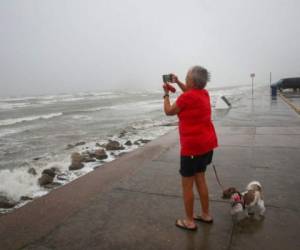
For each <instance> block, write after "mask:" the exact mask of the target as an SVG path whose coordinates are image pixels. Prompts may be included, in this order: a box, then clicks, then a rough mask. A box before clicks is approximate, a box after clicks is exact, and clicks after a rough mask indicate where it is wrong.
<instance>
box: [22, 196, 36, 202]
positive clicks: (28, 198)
mask: <svg viewBox="0 0 300 250" xmlns="http://www.w3.org/2000/svg"><path fill="white" fill-rule="evenodd" d="M31 200H33V198H31V197H28V196H21V198H20V201H31Z"/></svg>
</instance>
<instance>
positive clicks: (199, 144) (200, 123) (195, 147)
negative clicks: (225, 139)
mask: <svg viewBox="0 0 300 250" xmlns="http://www.w3.org/2000/svg"><path fill="white" fill-rule="evenodd" d="M176 104H177V106H178V107H179V109H180V112H179V113H178V118H179V135H180V144H181V155H182V156H190V155H202V154H204V153H207V152H209V151H211V150H212V149H214V148H216V147H217V146H218V140H217V135H216V132H215V128H214V125H213V123H212V120H211V106H210V98H209V94H208V92H207V90H205V89H191V90H188V91H186V92H184V93H183V94H181V95H180V96H179V97H178V99H177V101H176Z"/></svg>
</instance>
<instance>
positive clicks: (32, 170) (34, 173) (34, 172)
mask: <svg viewBox="0 0 300 250" xmlns="http://www.w3.org/2000/svg"><path fill="white" fill-rule="evenodd" d="M27 173H28V174H31V175H37V172H36V170H35V168H29V169H28V170H27Z"/></svg>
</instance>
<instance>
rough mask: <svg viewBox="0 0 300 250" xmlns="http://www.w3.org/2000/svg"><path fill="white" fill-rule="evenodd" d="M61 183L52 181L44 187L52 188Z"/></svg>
mask: <svg viewBox="0 0 300 250" xmlns="http://www.w3.org/2000/svg"><path fill="white" fill-rule="evenodd" d="M61 185H62V184H61V183H59V182H52V183H49V184H46V185H44V188H48V189H52V188H56V187H59V186H61Z"/></svg>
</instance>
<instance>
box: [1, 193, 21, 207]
mask: <svg viewBox="0 0 300 250" xmlns="http://www.w3.org/2000/svg"><path fill="white" fill-rule="evenodd" d="M15 205H17V202H15V201H14V200H12V199H9V198H8V197H6V196H4V195H1V194H0V208H13V207H14V206H15Z"/></svg>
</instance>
